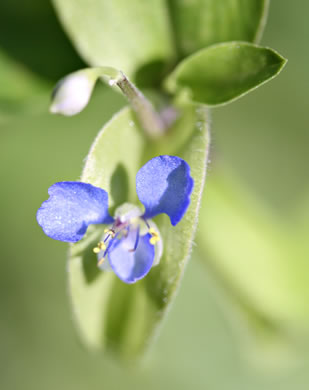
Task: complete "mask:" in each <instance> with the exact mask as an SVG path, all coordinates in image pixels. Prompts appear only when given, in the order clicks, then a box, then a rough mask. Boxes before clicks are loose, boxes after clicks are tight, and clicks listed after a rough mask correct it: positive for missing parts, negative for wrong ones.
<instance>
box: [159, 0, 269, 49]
mask: <svg viewBox="0 0 309 390" xmlns="http://www.w3.org/2000/svg"><path fill="white" fill-rule="evenodd" d="M167 1H169V3H170V9H171V20H172V23H173V27H174V32H175V35H176V40H177V44H178V48H179V51H180V54H181V55H182V56H187V55H189V54H192V53H194V52H195V51H197V50H199V49H202V48H204V47H206V46H210V45H213V44H215V43H220V42H227V41H249V42H258V41H259V39H260V37H261V35H262V32H263V27H264V25H265V21H266V17H267V10H268V3H269V0H219V1H218V0H191V1H187V0H167Z"/></svg>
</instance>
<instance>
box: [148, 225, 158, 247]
mask: <svg viewBox="0 0 309 390" xmlns="http://www.w3.org/2000/svg"><path fill="white" fill-rule="evenodd" d="M149 233H150V234H151V236H152V237H151V238H150V240H149V242H150V244H151V245H155V244H156V243H157V242H158V241H160V237H159V234H158V232H157V231H156V230H155V229H153V228H150V229H149Z"/></svg>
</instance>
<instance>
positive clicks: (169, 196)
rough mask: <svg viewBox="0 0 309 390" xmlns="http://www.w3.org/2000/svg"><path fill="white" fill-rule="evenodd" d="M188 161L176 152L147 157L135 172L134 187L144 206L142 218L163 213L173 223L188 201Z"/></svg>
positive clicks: (190, 183) (181, 214)
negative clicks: (174, 153) (147, 159)
mask: <svg viewBox="0 0 309 390" xmlns="http://www.w3.org/2000/svg"><path fill="white" fill-rule="evenodd" d="M193 184H194V182H193V179H192V177H191V176H190V167H189V165H188V164H187V163H186V162H185V161H184V160H183V159H181V158H179V157H175V156H159V157H155V158H153V159H151V160H150V161H148V162H147V163H146V164H145V165H144V166H143V167H142V168H141V169H140V170H139V171H138V172H137V175H136V191H137V196H138V198H139V200H140V201H141V202H142V203H143V205H144V206H145V218H152V217H154V216H155V215H158V214H161V213H165V214H167V215H168V216H169V217H170V220H171V223H172V225H176V224H177V223H178V222H179V221H180V220H181V218H182V217H183V215H184V213H185V212H186V210H187V208H188V206H189V204H190V195H191V192H192V189H193Z"/></svg>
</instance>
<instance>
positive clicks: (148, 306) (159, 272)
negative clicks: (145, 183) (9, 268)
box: [69, 105, 209, 358]
mask: <svg viewBox="0 0 309 390" xmlns="http://www.w3.org/2000/svg"><path fill="white" fill-rule="evenodd" d="M206 114H207V113H206V111H205V109H204V108H201V107H199V106H197V105H190V106H187V107H184V108H183V114H182V116H181V118H180V119H179V120H178V121H177V122H176V123H175V125H174V126H173V127H172V128H171V130H170V134H169V135H168V137H174V136H175V135H177V134H180V133H182V134H183V136H182V137H180V139H179V140H178V142H177V143H169V144H168V143H167V142H166V140H165V139H164V137H163V138H162V140H160V141H156V142H154V143H153V146H152V145H151V144H150V143H149V141H148V139H147V137H145V135H144V133H143V131H142V129H141V128H140V127H139V125H138V124H137V122H136V120H135V116H134V114H133V113H132V111H131V110H130V109H128V108H126V109H124V110H122V111H120V112H119V113H118V114H117V115H115V116H114V117H113V118H112V119H111V121H110V122H108V123H107V124H106V125H105V126H104V127H103V129H102V130H101V132H100V133H99V135H98V137H97V139H96V140H95V142H94V144H93V146H92V148H91V150H90V153H89V155H88V157H87V160H86V164H85V168H84V171H83V174H82V177H81V179H82V181H85V182H89V183H91V184H93V185H96V186H99V187H101V188H104V189H106V190H107V191H108V193H109V194H110V195H111V196H110V204H111V207H112V208H113V209H114V208H115V207H116V206H118V205H119V204H121V203H123V202H130V203H133V204H138V201H137V197H136V191H135V174H136V172H137V171H138V169H139V168H140V167H141V166H142V165H143V163H144V162H146V161H147V160H148V159H149V157H154V156H156V155H158V154H157V150H162V153H166V152H167V150H168V151H169V153H170V154H173V155H177V156H179V157H182V158H183V159H185V160H186V161H187V162H188V164H189V165H190V167H191V175H192V177H193V178H194V183H195V184H194V191H193V193H192V195H191V204H190V207H189V209H188V211H187V213H186V214H185V216H184V218H183V220H182V221H181V222H180V223H179V225H177V226H176V227H172V226H171V225H170V222H169V220H168V217H167V216H160V217H157V218H155V219H154V220H155V222H156V223H157V225H158V228H159V230H160V232H161V235H162V239H163V245H164V251H163V256H162V258H161V261H160V264H159V265H158V266H157V267H155V268H153V269H152V270H151V271H150V273H149V275H148V276H147V278H145V279H143V280H141V281H139V282H138V283H137V284H136V285H125V284H123V283H122V282H121V281H119V280H118V278H117V277H116V276H115V275H114V274H113V273H111V272H101V271H100V270H99V269H98V268H97V265H96V256H94V254H93V252H92V249H93V247H94V246H96V243H97V241H98V239H99V237H100V236H101V235H102V229H101V228H100V227H91V228H89V232H88V233H87V235H86V237H85V238H84V239H82V240H81V241H80V242H78V243H77V244H74V245H72V246H71V250H70V258H69V278H70V294H71V299H72V305H73V311H74V313H75V318H76V321H77V325H78V328H79V329H80V332H81V335H82V338H83V339H84V341H85V342H86V343H87V344H88V345H89V346H90V347H92V348H94V349H101V348H107V349H108V350H111V351H113V352H114V353H116V354H117V355H118V356H122V357H124V358H133V357H135V356H136V355H138V354H139V353H141V352H142V351H143V350H144V349H145V347H146V346H147V344H148V343H149V340H150V339H151V338H152V337H153V335H154V332H155V329H156V328H157V326H158V325H159V324H160V322H161V320H162V319H163V316H164V315H165V314H166V311H167V308H168V307H169V305H170V303H171V302H172V300H173V298H174V297H175V293H176V291H177V287H178V285H179V282H180V279H181V276H182V274H183V270H184V266H185V264H186V262H187V260H188V257H189V254H190V252H191V247H192V240H193V237H194V232H195V229H196V223H197V217H198V210H199V205H200V198H201V193H202V190H203V184H204V179H205V173H206V165H207V155H208V143H209V138H208V137H209V135H208V125H207V115H206ZM163 144H164V147H163V148H161V145H163ZM145 150H146V151H147V152H145Z"/></svg>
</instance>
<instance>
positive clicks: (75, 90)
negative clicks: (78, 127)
mask: <svg viewBox="0 0 309 390" xmlns="http://www.w3.org/2000/svg"><path fill="white" fill-rule="evenodd" d="M98 77H99V74H98V72H97V71H96V70H95V69H83V70H79V71H77V72H74V73H71V74H69V75H68V76H66V77H64V78H63V79H62V80H60V81H59V82H58V84H57V85H56V87H55V89H54V91H53V94H52V104H51V106H50V112H52V113H53V114H62V115H66V116H71V115H75V114H78V113H79V112H81V111H82V110H83V109H84V108H85V107H86V106H87V104H88V102H89V99H90V96H91V94H92V91H93V88H94V85H95V83H96V81H97V79H98Z"/></svg>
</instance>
